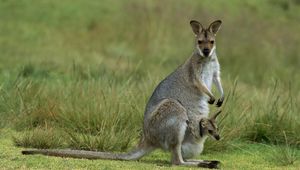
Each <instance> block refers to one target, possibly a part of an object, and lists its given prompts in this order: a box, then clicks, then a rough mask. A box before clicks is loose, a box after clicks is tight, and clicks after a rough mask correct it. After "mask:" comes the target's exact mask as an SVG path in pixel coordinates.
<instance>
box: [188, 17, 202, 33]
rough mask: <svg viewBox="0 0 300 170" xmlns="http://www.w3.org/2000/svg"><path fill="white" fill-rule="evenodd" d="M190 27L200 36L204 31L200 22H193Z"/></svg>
mask: <svg viewBox="0 0 300 170" xmlns="http://www.w3.org/2000/svg"><path fill="white" fill-rule="evenodd" d="M190 25H191V27H192V29H193V32H194V33H195V35H198V34H199V33H200V32H201V31H202V30H203V26H202V25H201V24H200V22H198V21H196V20H191V21H190Z"/></svg>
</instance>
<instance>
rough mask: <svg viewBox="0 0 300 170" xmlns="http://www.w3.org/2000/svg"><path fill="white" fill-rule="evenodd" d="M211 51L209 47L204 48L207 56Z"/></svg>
mask: <svg viewBox="0 0 300 170" xmlns="http://www.w3.org/2000/svg"><path fill="white" fill-rule="evenodd" d="M209 53H210V50H209V49H208V48H204V49H203V54H204V55H205V56H208V55H209Z"/></svg>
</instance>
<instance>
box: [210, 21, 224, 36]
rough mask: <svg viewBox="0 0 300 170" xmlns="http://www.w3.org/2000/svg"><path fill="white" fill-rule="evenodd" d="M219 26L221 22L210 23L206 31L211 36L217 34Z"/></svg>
mask: <svg viewBox="0 0 300 170" xmlns="http://www.w3.org/2000/svg"><path fill="white" fill-rule="evenodd" d="M221 24H222V21H221V20H216V21H214V22H212V23H211V24H210V25H209V27H208V30H209V31H210V32H211V33H213V34H215V35H216V34H217V32H218V31H219V29H220V28H221Z"/></svg>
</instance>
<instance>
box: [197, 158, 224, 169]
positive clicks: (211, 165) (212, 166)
mask: <svg viewBox="0 0 300 170" xmlns="http://www.w3.org/2000/svg"><path fill="white" fill-rule="evenodd" d="M219 165H220V161H216V160H213V161H204V162H200V163H199V164H198V167H202V168H209V169H219V168H220V167H219Z"/></svg>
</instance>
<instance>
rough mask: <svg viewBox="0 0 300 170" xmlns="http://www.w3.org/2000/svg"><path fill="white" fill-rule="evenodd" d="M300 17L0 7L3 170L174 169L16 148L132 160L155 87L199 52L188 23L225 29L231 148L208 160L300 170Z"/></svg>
mask: <svg viewBox="0 0 300 170" xmlns="http://www.w3.org/2000/svg"><path fill="white" fill-rule="evenodd" d="M166 7H167V8H166ZM299 10H300V5H299V2H298V1H296V0H289V1H284V0H274V1H268V0H267V1H263V2H262V1H258V0H248V1H238V0H233V1H231V3H226V2H224V1H221V0H216V1H213V2H211V1H208V0H204V1H201V2H194V1H179V0H178V1H175V2H174V1H171V0H166V1H150V0H149V1H148V0H147V1H143V2H140V1H137V0H129V1H126V2H125V1H124V2H123V1H122V2H111V1H109V0H102V1H101V2H85V1H82V0H76V1H73V0H64V1H50V0H45V1H35V0H18V1H6V0H0V20H1V21H2V22H3V23H5V24H0V51H1V53H0V116H1V119H0V128H1V129H0V130H1V131H5V132H6V134H5V135H4V136H5V137H2V138H3V139H4V140H3V141H1V144H0V146H3V147H4V148H6V152H4V153H1V154H2V155H1V157H3V159H1V161H0V162H1V165H3V166H1V167H4V166H5V167H7V168H33V169H34V168H37V169H43V168H68V166H74V168H84V167H83V166H84V165H87V164H88V165H89V166H91V168H92V167H94V168H95V167H97V166H99V165H105V166H107V169H109V168H110V166H112V167H115V168H118V167H123V166H125V167H126V168H128V169H130V168H137V167H138V166H140V165H141V166H145V168H149V169H153V167H154V168H155V169H160V168H161V169H163V168H168V166H169V165H168V164H167V163H165V162H166V161H167V160H168V159H169V158H168V155H167V154H163V153H161V152H157V153H154V154H153V155H150V156H149V157H147V158H145V161H144V162H143V160H144V159H143V160H142V162H131V163H127V162H119V161H101V160H99V161H87V160H80V162H81V161H82V162H81V163H82V165H81V163H79V162H78V161H77V160H72V159H60V158H48V157H42V156H37V157H34V156H33V157H24V156H21V155H20V152H19V151H20V150H21V148H16V147H14V146H13V145H12V142H14V145H16V146H18V147H32V148H77V149H86V150H101V151H117V152H120V151H127V150H129V149H130V148H131V147H132V146H133V145H135V144H136V143H137V141H138V139H139V136H140V132H141V127H142V123H143V122H142V121H143V111H144V107H145V105H146V103H147V100H148V98H149V96H150V95H151V93H152V91H153V90H154V88H155V86H156V85H157V84H158V83H159V82H160V81H161V80H162V79H163V78H164V77H166V76H167V75H168V74H169V73H170V72H171V71H173V70H174V69H175V68H176V67H177V66H178V65H180V64H181V63H183V62H184V60H185V59H186V58H188V56H189V55H190V54H191V52H192V50H193V45H192V43H193V35H192V31H191V29H190V27H189V24H188V22H189V20H190V19H197V20H200V21H201V22H202V23H203V24H204V25H207V24H209V23H210V22H211V21H212V20H214V19H222V20H223V25H222V28H221V30H220V32H219V33H218V37H217V46H218V50H217V52H218V57H219V61H220V63H221V67H222V82H223V85H224V90H225V93H226V102H225V104H224V106H222V110H223V112H222V115H221V116H220V118H219V120H218V123H219V125H220V130H221V136H222V141H221V142H213V141H207V143H206V149H205V155H204V157H205V158H207V159H220V160H221V161H222V162H223V163H224V167H225V168H226V169H234V168H235V169H244V168H246V169H247V168H248V169H253V168H254V169H262V168H264V169H267V168H275V169H276V168H277V169H280V168H283V166H282V165H286V166H284V168H291V169H293V168H296V167H297V166H299V164H298V156H297V155H299V146H300V145H299V144H300V132H299V130H297V129H299V128H300V123H299V122H300V121H299V119H300V116H299V114H298V113H299V110H300V109H299V105H298V103H299V100H300V98H299V96H300V89H299V87H300V80H299V78H298V68H299V65H300V60H299V58H300V56H299V55H300V52H299V48H298V44H299V43H300V34H299V29H300V26H299V24H298V21H299V19H300V15H299V12H297V11H299ZM137 14H138V15H137ZM237 14H239V15H237ZM213 92H214V94H216V96H218V94H217V92H216V91H215V89H213ZM211 110H212V112H214V111H215V110H216V108H214V107H212V108H211ZM7 129H9V130H7ZM6 137H7V138H9V139H7V138H6ZM9 150H13V153H9ZM258 153H259V154H258ZM257 154H258V155H257ZM260 154H262V155H260ZM270 155H271V156H270ZM50 159H51V160H53V161H50V162H51V165H50V166H46V164H47V162H49V161H47V160H50ZM64 160H68V161H64ZM156 160H162V161H161V162H160V161H158V163H156ZM236 160H238V161H236ZM281 161H283V162H282V163H279V162H281ZM62 162H65V163H62ZM66 162H67V163H66ZM59 163H61V165H59ZM277 163H279V164H277ZM156 164H159V165H162V166H157V165H156ZM60 166H61V167H60ZM104 169H105V168H104ZM113 169H114V168H113Z"/></svg>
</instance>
